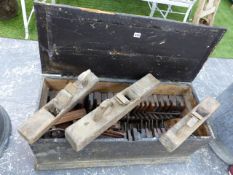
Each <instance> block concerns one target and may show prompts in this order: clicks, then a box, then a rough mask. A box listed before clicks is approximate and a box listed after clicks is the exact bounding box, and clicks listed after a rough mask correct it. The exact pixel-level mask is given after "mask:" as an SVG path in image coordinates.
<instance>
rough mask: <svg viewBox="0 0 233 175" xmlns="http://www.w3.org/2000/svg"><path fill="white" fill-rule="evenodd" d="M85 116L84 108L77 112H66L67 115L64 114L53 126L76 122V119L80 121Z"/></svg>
mask: <svg viewBox="0 0 233 175" xmlns="http://www.w3.org/2000/svg"><path fill="white" fill-rule="evenodd" d="M85 115H86V110H85V109H84V108H83V109H78V110H75V111H71V112H68V113H66V114H64V115H63V116H62V117H61V119H60V120H58V121H57V122H56V124H55V125H59V124H62V123H66V122H70V121H74V120H78V119H81V118H82V117H83V116H85Z"/></svg>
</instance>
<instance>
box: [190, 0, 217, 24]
mask: <svg viewBox="0 0 233 175" xmlns="http://www.w3.org/2000/svg"><path fill="white" fill-rule="evenodd" d="M220 2H221V0H199V4H198V8H197V10H196V12H195V15H194V18H193V23H194V24H205V25H209V26H212V25H213V24H214V19H215V15H216V13H217V10H218V7H219V4H220Z"/></svg>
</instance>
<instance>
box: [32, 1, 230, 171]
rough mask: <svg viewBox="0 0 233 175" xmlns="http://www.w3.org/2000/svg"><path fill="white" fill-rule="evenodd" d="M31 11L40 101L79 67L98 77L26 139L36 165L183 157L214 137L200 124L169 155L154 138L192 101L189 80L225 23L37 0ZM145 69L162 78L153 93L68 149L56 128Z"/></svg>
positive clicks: (107, 163) (47, 166)
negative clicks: (37, 135)
mask: <svg viewBox="0 0 233 175" xmlns="http://www.w3.org/2000/svg"><path fill="white" fill-rule="evenodd" d="M35 12H36V19H37V28H38V35H39V49H40V57H41V65H42V73H43V77H44V81H43V85H42V93H41V99H40V107H42V106H43V105H45V104H46V103H47V102H48V101H49V100H50V99H51V98H53V97H54V96H55V95H56V93H57V92H58V91H59V90H61V89H62V88H64V87H65V85H67V84H68V83H69V82H73V81H74V80H75V77H76V76H77V75H79V74H80V73H81V72H83V71H85V70H87V69H91V70H92V71H93V72H94V73H95V74H96V75H97V76H98V77H99V78H100V79H101V81H100V82H99V83H97V85H96V86H95V88H94V90H93V91H92V92H91V93H90V94H89V95H88V96H87V97H86V98H85V99H84V100H83V101H82V102H81V103H79V104H78V105H76V106H75V107H74V109H72V110H71V112H69V113H67V116H66V119H63V121H60V122H58V123H57V124H56V126H55V127H53V128H51V129H50V130H49V131H48V132H47V133H46V134H45V135H44V136H43V137H42V138H41V139H39V140H38V141H37V142H36V143H34V144H32V145H31V148H32V151H33V153H34V155H35V158H36V168H37V169H39V170H46V169H64V168H76V167H97V166H119V165H133V164H154V163H165V162H171V161H175V162H177V161H184V160H185V159H186V158H187V157H188V156H189V155H190V154H192V153H193V152H194V151H196V150H197V149H199V148H200V147H201V146H203V145H204V144H206V143H208V142H209V141H210V140H211V139H213V138H214V135H213V132H212V130H211V128H210V126H209V125H208V123H204V124H203V125H202V126H201V127H200V128H199V129H198V130H197V131H196V132H195V133H194V134H193V135H192V136H191V137H189V138H188V139H187V140H186V141H185V143H184V144H183V145H181V146H180V147H179V148H178V149H177V150H175V151H174V152H172V153H169V152H167V151H166V150H165V148H164V147H163V146H162V145H161V143H160V142H159V141H158V138H159V137H160V135H161V134H163V133H165V132H166V131H167V130H168V129H169V128H171V127H172V126H173V125H174V124H175V123H177V122H179V120H180V119H181V118H182V117H183V116H185V114H187V113H188V112H190V111H191V109H192V108H194V107H195V106H196V105H197V104H198V99H197V97H196V95H195V91H194V89H193V88H192V85H191V82H192V80H193V79H194V78H195V77H196V75H197V74H198V72H199V71H200V69H201V68H202V66H203V64H204V62H205V61H206V60H207V58H208V56H209V55H210V53H211V51H212V50H213V48H214V47H215V46H216V44H217V43H218V41H219V40H220V39H221V38H222V36H223V34H224V33H225V29H221V28H214V27H204V26H194V25H190V24H184V23H177V22H173V21H164V20H160V19H156V18H148V17H140V16H133V15H125V14H116V13H109V12H102V11H98V10H93V9H83V8H75V7H70V6H63V5H50V4H44V3H35ZM147 73H151V74H153V75H154V76H155V77H156V78H157V79H159V80H160V81H162V83H161V84H160V85H159V87H158V88H156V89H155V90H154V93H153V95H151V96H150V97H149V98H146V99H144V100H143V102H141V103H140V105H138V106H137V107H136V108H135V109H133V111H131V112H130V113H128V114H127V115H126V116H125V117H123V118H122V119H121V120H120V121H119V122H117V123H116V124H115V125H114V126H112V127H111V128H109V129H108V130H107V131H106V132H104V133H103V134H102V135H101V136H100V137H99V138H97V139H96V140H95V141H93V142H92V143H90V144H89V145H88V146H87V147H85V148H84V149H83V150H81V151H80V152H75V151H74V150H73V149H72V148H71V146H70V145H69V144H68V142H67V141H66V140H65V138H64V129H65V128H66V127H68V126H70V125H71V124H72V123H73V122H74V121H76V120H78V119H80V118H81V117H82V116H83V115H85V113H88V112H90V111H92V110H93V109H95V108H96V107H97V106H98V105H99V104H100V103H101V102H102V101H104V100H105V99H107V98H111V97H112V96H113V95H114V94H115V93H117V92H119V91H121V90H123V89H124V88H126V87H128V86H129V85H130V84H131V83H132V82H134V81H136V80H138V79H140V78H141V77H142V76H144V75H146V74H147ZM71 116H72V117H73V118H72V117H71ZM70 118H72V120H70ZM83 134H85V133H83Z"/></svg>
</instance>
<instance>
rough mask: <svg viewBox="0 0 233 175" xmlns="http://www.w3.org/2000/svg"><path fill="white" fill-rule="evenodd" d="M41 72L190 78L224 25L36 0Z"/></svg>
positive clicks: (174, 79) (202, 62)
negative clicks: (209, 24) (199, 23)
mask: <svg viewBox="0 0 233 175" xmlns="http://www.w3.org/2000/svg"><path fill="white" fill-rule="evenodd" d="M35 12H36V18H37V28H38V35H39V47H40V56H41V64H42V72H43V73H47V74H62V75H78V74H80V73H81V72H83V71H85V70H86V69H91V70H92V71H93V72H94V73H95V74H96V75H98V76H99V77H102V78H113V79H132V80H135V79H139V78H141V77H142V76H144V75H145V74H147V73H149V72H150V73H152V74H153V75H154V76H155V77H157V78H158V79H160V80H166V81H183V82H191V81H192V80H193V79H194V78H195V77H196V75H197V74H198V72H199V71H200V69H201V67H202V66H203V64H204V62H205V61H206V60H207V58H208V56H209V54H210V53H211V51H212V50H213V48H214V47H215V46H216V44H217V43H218V41H219V40H220V39H221V38H222V36H223V34H224V33H225V29H222V28H215V27H205V26H194V25H191V24H184V23H178V22H173V21H167V20H161V19H156V18H149V17H141V16H133V15H126V14H116V13H107V12H101V11H97V10H90V9H83V8H74V7H71V6H65V5H48V4H47V5H46V4H44V3H35Z"/></svg>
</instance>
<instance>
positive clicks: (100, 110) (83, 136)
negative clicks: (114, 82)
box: [65, 74, 159, 151]
mask: <svg viewBox="0 0 233 175" xmlns="http://www.w3.org/2000/svg"><path fill="white" fill-rule="evenodd" d="M158 84H159V81H158V80H157V79H156V78H154V77H153V75H151V74H147V75H146V76H145V77H143V78H142V79H140V80H138V81H137V82H135V83H134V84H132V85H131V86H129V87H128V88H126V89H124V90H123V91H121V92H119V93H118V94H117V95H115V96H114V97H113V98H111V99H107V100H105V101H103V102H102V103H101V104H100V106H99V107H97V108H96V109H95V110H93V111H92V112H90V113H88V114H87V115H86V116H85V117H83V118H82V119H80V120H79V121H77V122H76V123H74V124H72V125H71V126H69V127H68V128H67V129H66V130H65V136H66V139H67V140H68V142H69V143H70V144H71V146H72V147H73V148H74V150H76V151H80V150H81V149H83V148H84V147H85V146H86V145H88V144H89V143H90V142H91V141H93V140H94V139H95V138H97V137H98V136H99V135H101V134H102V133H103V132H104V131H106V130H107V129H108V128H110V127H111V126H112V125H114V124H115V123H116V122H117V121H118V120H120V119H121V118H122V117H124V116H125V115H126V114H127V113H129V112H130V111H131V110H132V109H133V108H135V107H136V106H137V105H138V104H139V103H140V102H141V100H142V99H143V98H144V97H147V96H149V95H151V94H152V93H153V90H154V88H155V87H156V86H158Z"/></svg>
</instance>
